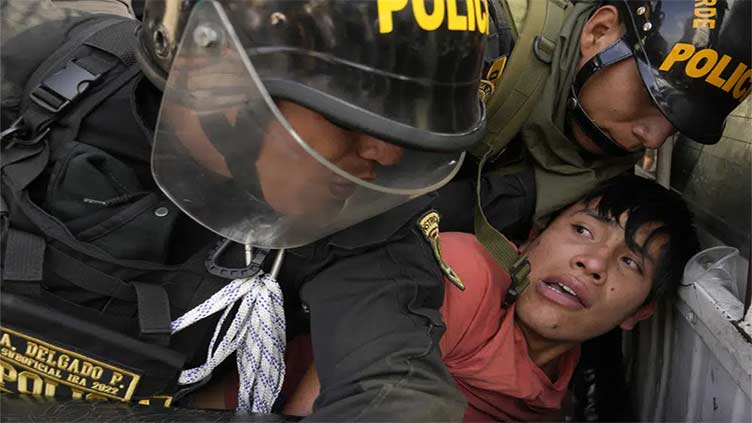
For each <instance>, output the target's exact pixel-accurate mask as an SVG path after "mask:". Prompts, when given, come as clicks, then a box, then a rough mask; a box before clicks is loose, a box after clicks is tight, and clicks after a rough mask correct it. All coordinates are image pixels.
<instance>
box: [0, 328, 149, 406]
mask: <svg viewBox="0 0 752 423" xmlns="http://www.w3.org/2000/svg"><path fill="white" fill-rule="evenodd" d="M0 366H1V367H2V379H0V392H13V393H16V392H17V393H22V394H32V395H44V396H47V397H54V396H58V397H70V398H72V399H87V400H101V399H106V398H109V399H115V400H120V401H128V400H130V399H131V397H132V396H133V393H134V392H135V390H136V386H137V385H138V382H139V379H140V376H139V375H137V374H135V373H133V372H130V371H127V370H125V369H122V368H119V367H115V366H112V365H109V364H107V363H103V362H101V361H99V360H95V359H93V358H90V357H86V356H84V355H81V354H78V353H75V352H73V351H70V350H67V349H65V348H61V347H58V346H55V345H52V344H49V343H47V342H44V341H42V340H40V339H37V338H34V337H31V336H28V335H24V334H22V333H20V332H16V331H14V330H11V329H8V328H5V327H0Z"/></svg>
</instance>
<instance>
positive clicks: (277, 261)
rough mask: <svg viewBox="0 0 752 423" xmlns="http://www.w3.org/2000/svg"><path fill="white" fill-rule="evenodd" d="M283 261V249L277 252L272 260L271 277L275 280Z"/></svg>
mask: <svg viewBox="0 0 752 423" xmlns="http://www.w3.org/2000/svg"><path fill="white" fill-rule="evenodd" d="M284 261H285V249H284V248H282V249H280V250H279V251H277V257H275V258H274V264H273V265H272V272H271V275H272V277H273V278H274V279H277V275H279V271H280V269H282V262H284Z"/></svg>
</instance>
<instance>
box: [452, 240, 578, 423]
mask: <svg viewBox="0 0 752 423" xmlns="http://www.w3.org/2000/svg"><path fill="white" fill-rule="evenodd" d="M440 241H441V252H442V257H443V258H444V260H445V261H446V262H447V264H449V265H450V266H451V267H452V268H453V269H454V271H455V272H457V274H458V275H459V277H460V278H461V279H462V282H463V283H464V284H465V287H466V289H465V291H460V290H459V289H457V288H456V287H455V286H454V285H452V284H451V283H449V282H447V283H446V288H445V293H444V305H443V306H442V308H441V314H442V316H443V318H444V322H445V323H446V325H447V331H446V333H445V334H444V336H443V337H442V338H441V341H440V343H439V347H440V348H441V352H442V357H443V360H444V363H445V364H446V366H447V368H448V369H449V372H450V373H451V374H452V376H453V377H454V380H455V381H456V382H457V385H458V386H459V388H460V390H461V391H462V393H463V394H464V395H465V397H466V398H467V401H468V407H467V410H466V411H465V418H464V420H465V421H493V420H501V421H509V420H513V421H531V420H540V419H542V418H546V416H547V415H550V413H551V412H553V411H555V410H558V409H559V408H561V403H562V400H563V399H564V396H565V394H566V392H567V385H568V384H569V380H570V379H571V377H572V373H573V372H574V369H575V367H576V366H577V361H578V359H579V356H580V351H579V348H575V349H573V350H570V351H569V352H567V353H565V354H563V355H562V356H561V357H560V358H559V362H558V375H559V377H558V379H557V380H556V381H554V382H552V381H551V380H550V379H549V378H548V376H547V375H546V374H545V373H544V372H543V370H541V369H540V368H539V367H538V366H536V365H535V363H534V362H533V361H532V360H531V359H530V357H529V356H528V352H527V344H526V343H525V338H524V336H523V335H522V332H521V331H520V329H519V328H518V327H517V324H516V322H515V319H514V305H512V306H511V307H510V308H508V309H504V308H502V307H501V303H502V300H503V298H504V295H505V293H506V291H507V289H508V288H509V285H510V283H511V280H510V277H509V274H508V273H507V272H506V271H504V269H502V268H501V267H500V266H499V265H498V264H497V263H496V262H495V261H494V259H493V258H492V257H491V255H490V254H489V253H488V252H487V251H486V250H485V248H483V246H482V245H481V244H480V243H479V242H478V240H477V239H476V238H475V237H474V236H473V235H469V234H462V233H451V232H450V233H442V234H441V237H440Z"/></svg>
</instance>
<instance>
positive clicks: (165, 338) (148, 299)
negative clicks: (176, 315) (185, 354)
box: [131, 281, 171, 345]
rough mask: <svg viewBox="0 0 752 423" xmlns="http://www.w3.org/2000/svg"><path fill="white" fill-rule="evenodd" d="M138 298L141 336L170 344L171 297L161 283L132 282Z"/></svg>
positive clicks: (151, 340)
mask: <svg viewBox="0 0 752 423" xmlns="http://www.w3.org/2000/svg"><path fill="white" fill-rule="evenodd" d="M131 284H132V285H133V288H135V290H136V297H137V298H138V300H137V301H138V327H139V331H140V338H141V339H143V340H145V341H149V342H153V343H157V344H160V345H169V344H170V332H171V331H170V322H171V320H170V299H169V298H168V297H167V291H165V289H164V287H163V286H161V285H156V284H150V283H144V282H137V281H133V282H131Z"/></svg>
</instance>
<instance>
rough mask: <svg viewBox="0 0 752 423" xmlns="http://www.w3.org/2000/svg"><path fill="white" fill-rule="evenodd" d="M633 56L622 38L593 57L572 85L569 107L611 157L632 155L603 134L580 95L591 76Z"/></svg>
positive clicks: (581, 124) (590, 135)
mask: <svg viewBox="0 0 752 423" xmlns="http://www.w3.org/2000/svg"><path fill="white" fill-rule="evenodd" d="M632 55H633V53H632V49H631V48H629V45H628V44H627V42H626V41H625V39H624V38H620V39H618V40H617V41H616V42H615V43H613V44H611V45H610V46H608V47H606V49H604V50H603V51H601V52H600V53H598V54H596V55H595V56H593V57H592V58H591V59H590V60H588V61H587V62H586V63H585V64H584V65H583V66H582V68H581V69H580V70H579V71H577V75H576V76H575V80H574V83H573V84H572V90H571V96H570V98H569V102H568V103H567V107H568V108H569V110H570V112H571V114H572V116H573V117H574V119H575V121H576V122H577V123H578V124H579V126H580V128H581V129H582V130H583V131H584V132H585V133H586V134H587V135H588V137H590V139H592V140H593V142H595V144H597V145H598V147H599V148H600V149H601V150H603V152H604V153H606V154H608V155H610V156H616V157H620V156H626V155H628V154H630V152H629V151H628V150H626V149H625V148H624V147H622V146H621V144H619V143H617V142H616V141H614V140H613V138H611V137H610V136H609V135H608V134H606V133H605V132H603V130H602V129H601V128H600V127H598V125H596V124H595V122H593V119H591V118H590V116H589V115H588V114H587V112H586V111H585V109H583V108H582V104H580V100H579V95H580V92H581V91H582V88H583V87H584V86H585V83H586V82H587V81H588V79H590V77H591V76H593V74H595V73H596V72H598V71H600V70H601V69H603V68H605V67H608V66H611V65H613V64H614V63H618V62H620V61H622V60H624V59H627V58H629V57H632Z"/></svg>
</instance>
